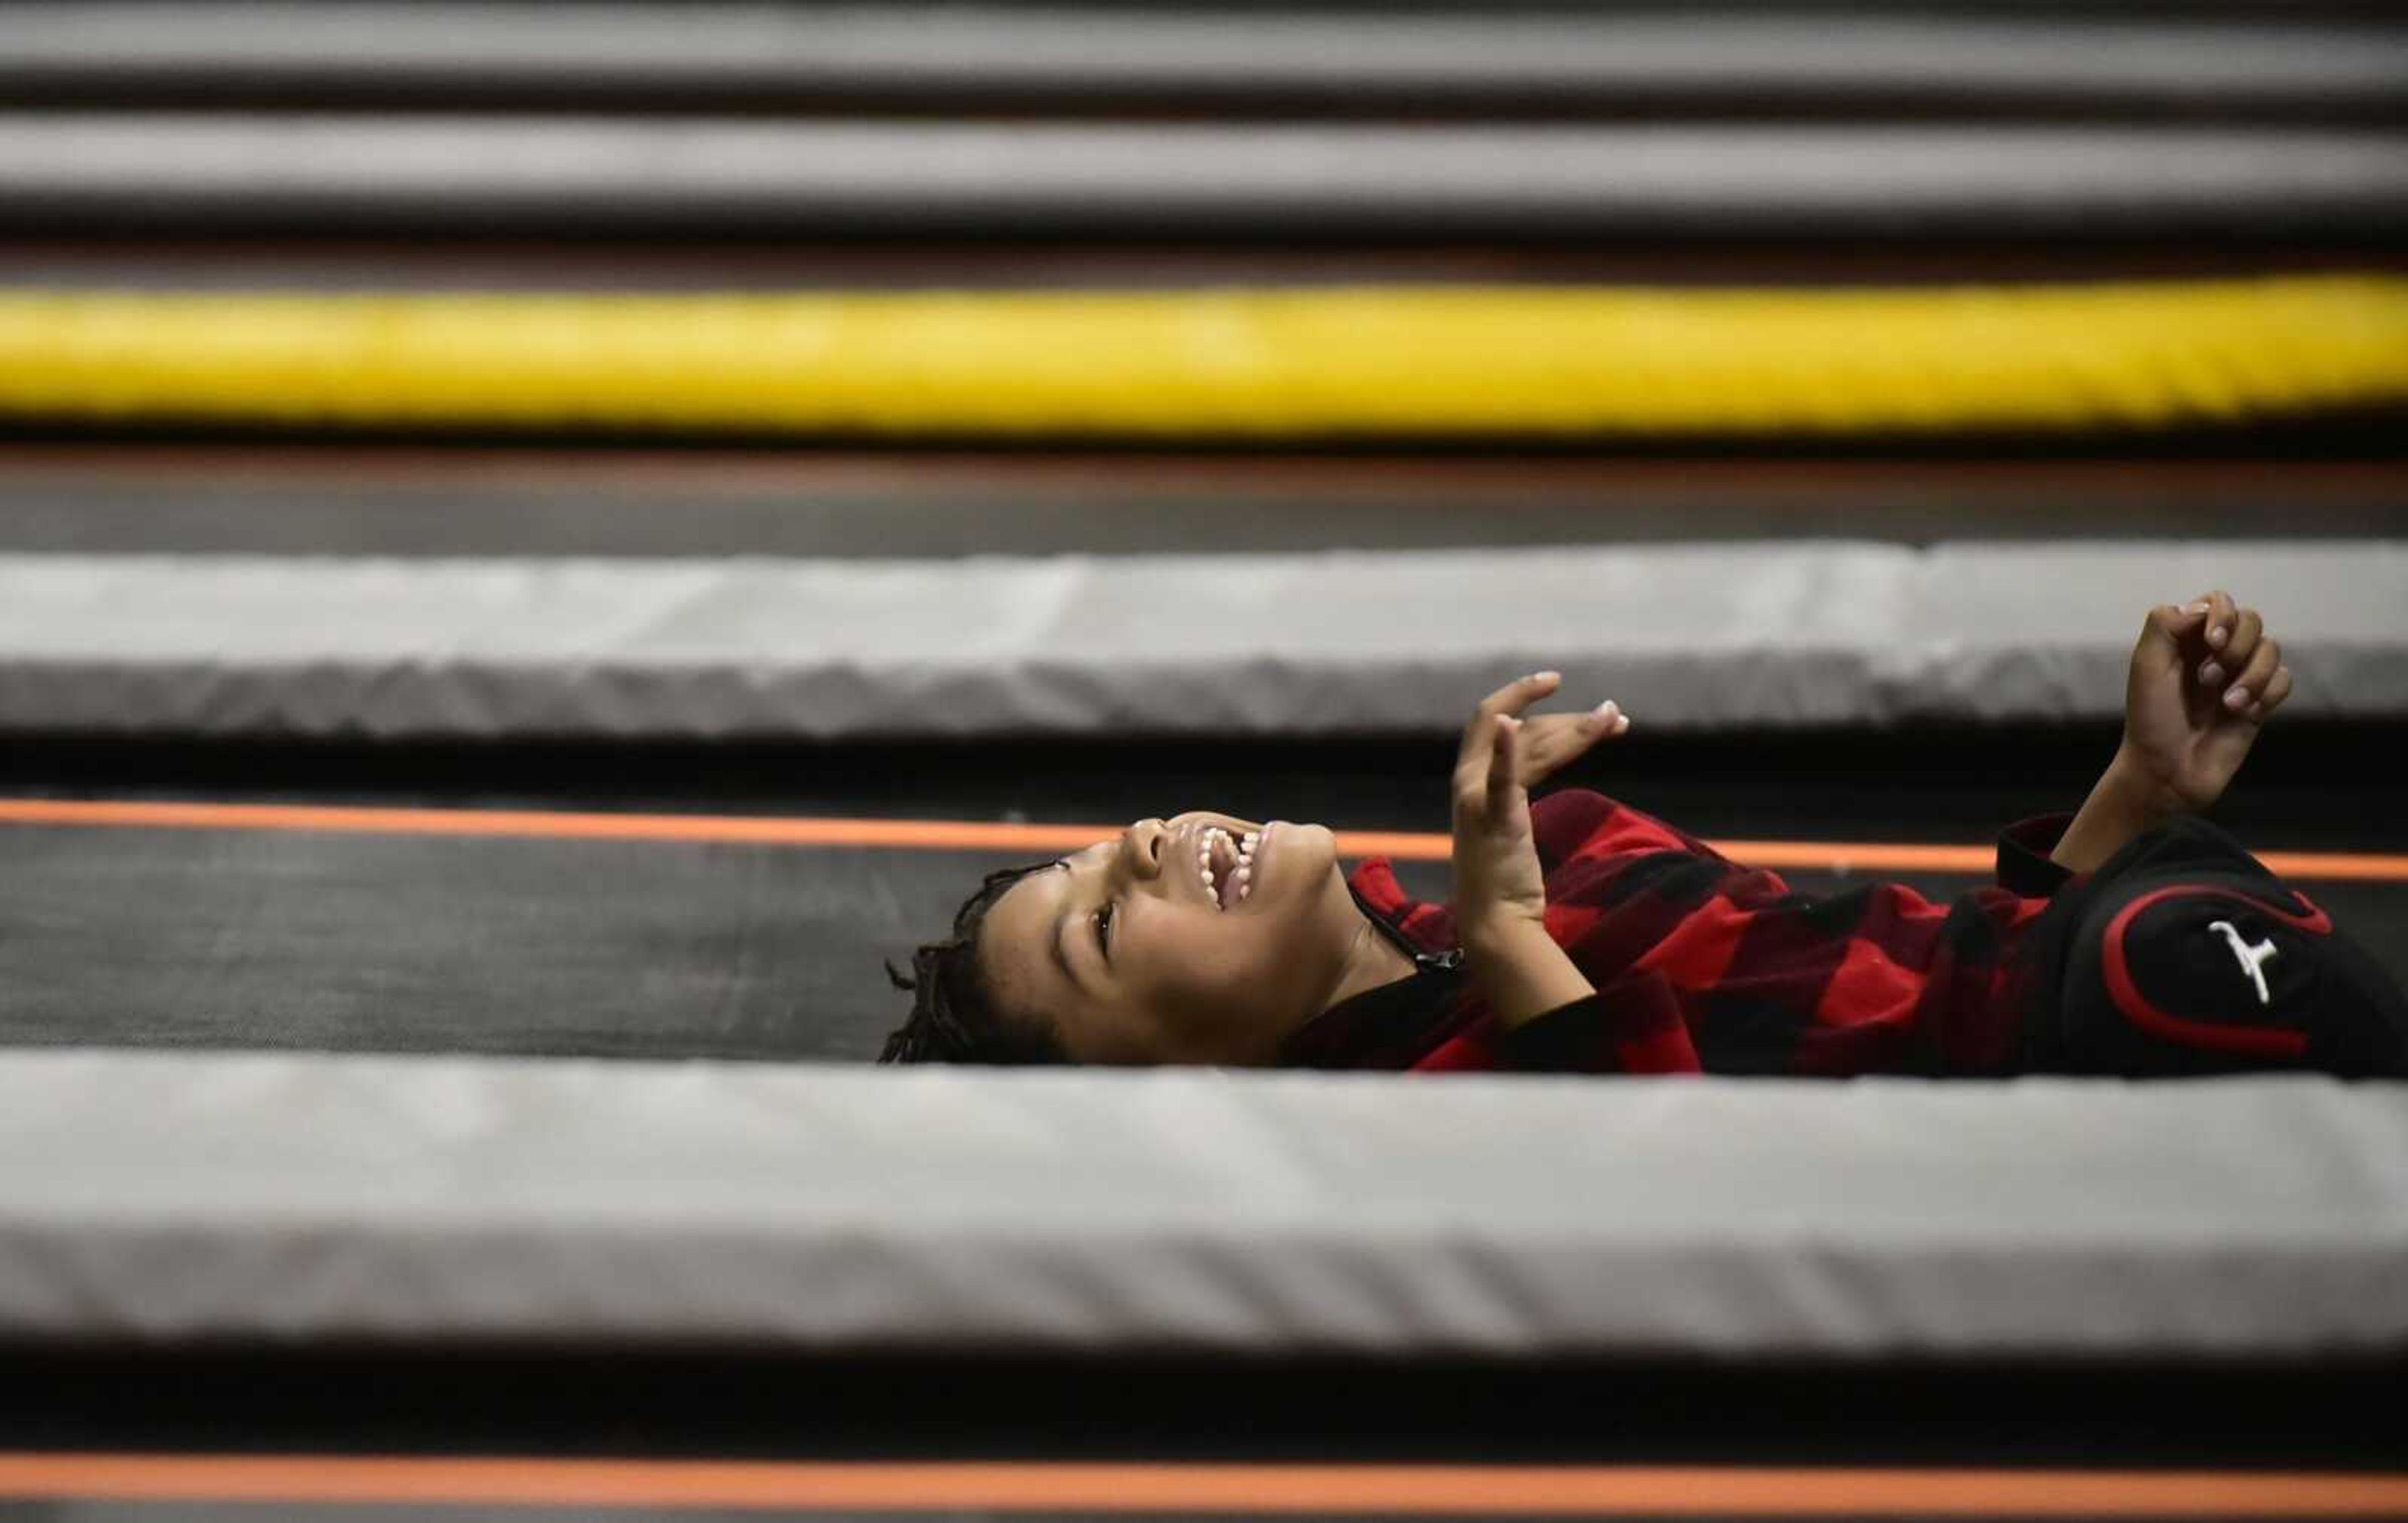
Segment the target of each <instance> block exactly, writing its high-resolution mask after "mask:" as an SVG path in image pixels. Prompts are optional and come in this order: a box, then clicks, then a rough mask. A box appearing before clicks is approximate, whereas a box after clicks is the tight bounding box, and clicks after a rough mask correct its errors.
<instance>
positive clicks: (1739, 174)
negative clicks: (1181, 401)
mask: <svg viewBox="0 0 2408 1523" xmlns="http://www.w3.org/2000/svg"><path fill="white" fill-rule="evenodd" d="M2403 148H2408V135H2402V134H2401V133H2398V132H2395V131H2387V130H2383V129H2379V128H2373V129H2369V128H2306V127H2284V128H2232V127H2217V128H2190V127H2181V126H2174V127H2167V126H2148V127H2130V126H2100V127H2090V126H2061V125H2042V126H2025V125H2019V124H2013V125H1997V126H1992V125H1981V126H1963V125H1949V126H1928V125H1920V124H1917V125H1905V126H1898V125H1886V124H1875V125H1856V124H1827V123H1820V122H1816V123H1808V124H1803V125H1800V124H1795V123H1779V124H1758V123H1739V124H1722V123H1709V124H1687V123H1676V124H1663V123H1655V122H1641V123H1637V124H1624V123H1612V124H1605V125H1594V126H1591V125H1581V126H1498V127H1488V126H1459V127H1458V126H1446V125H1415V126H1412V127H1411V128H1409V129H1398V128H1395V127H1388V126H1376V125H1363V124H1356V123H1351V122H1350V123H1337V124H1329V123H1319V122H1308V123H1302V124H1289V123H1280V124H1272V125H1256V124H1242V125H1232V124H1222V123H1195V122H1141V123H1125V122H1113V123H1086V122H1070V123H1064V122H1000V123H993V124H969V125H965V124H959V123H954V122H861V121H841V122H743V121H725V120H717V119H679V120H672V121H664V122H638V121H633V120H625V119H617V118H609V117H587V118H580V119H575V120H555V119H546V120H537V121H528V120H521V119H517V118H512V117H508V116H495V115H482V116H462V115H447V116H440V117H426V118H409V119H381V120H380V119H373V118H370V119H359V118H354V117H346V116H342V115H336V114H328V113H288V114H281V115H275V116H265V115H249V116H212V115H208V114H199V113H192V112H185V113H165V112H161V113H151V112H142V113H127V114H122V115H120V114H108V115H101V116H82V115H78V114H75V113H71V112H55V111H53V112H31V111H29V112H17V113H11V114H10V115H9V116H8V117H7V119H5V120H0V227H25V226H34V227H39V228H41V229H43V230H45V231H50V230H55V229H56V228H58V227H60V226H63V225H65V226H76V225H105V226H108V227H110V228H113V229H120V230H125V231H142V232H166V231H170V230H183V231H202V230H221V231H226V230H234V229H239V228H244V227H292V226H314V227H345V228H376V229H385V230H394V231H401V230H413V231H422V232H423V231H430V230H435V229H442V228H452V227H460V226H473V227H476V228H479V229H480V230H488V231H490V230H496V229H509V230H513V231H517V232H523V233H536V232H543V233H553V234H565V233H568V232H571V231H592V232H600V231H612V232H620V233H630V234H632V233H638V232H640V233H650V234H659V233H664V232H670V231H681V230H684V231H695V230H704V229H714V228H744V229H749V230H759V231H777V232H782V233H790V234H797V235H839V236H841V235H853V234H877V235H882V236H898V235H904V234H919V233H929V234H933V233H938V232H953V233H975V234H977V235H979V236H987V237H992V236H996V235H1047V236H1060V235H1068V234H1070V233H1074V232H1077V233H1097V234H1105V233H1111V234H1143V235H1146V236H1162V235H1165V234H1177V235H1179V236H1182V237H1190V236H1204V237H1218V236H1224V235H1229V236H1259V235H1265V234H1276V235H1278V236H1280V237H1297V236H1305V235H1312V236H1333V235H1347V236H1355V237H1391V236H1400V235H1405V234H1412V235H1415V236H1428V237H1438V236H1445V237H1508V236H1514V237H1646V238H1661V237H1667V236H1695V237H1725V236H1757V235H1765V234H1772V235H1779V236H1783V237H1793V236H1801V235H1802V236H1813V237H1883V238H1898V237H1960V236H1966V235H1971V236H1977V237H2001V236H2006V235H2010V234H2012V235H2016V236H2039V235H2066V236H2072V237H2082V238H2086V239H2094V240H2095V239H2098V238H2101V237H2129V236H2136V235H2148V236H2154V237H2171V236H2176V235H2180V236H2186V237H2218V238H2238V239H2241V240H2243V241H2254V240H2260V239H2263V238H2265V237H2270V236H2286V237H2315V236H2339V235H2343V234H2347V235H2350V236H2362V237H2386V238H2387V237H2393V236H2396V235H2398V234H2400V233H2401V232H2402V231H2408V152H2403Z"/></svg>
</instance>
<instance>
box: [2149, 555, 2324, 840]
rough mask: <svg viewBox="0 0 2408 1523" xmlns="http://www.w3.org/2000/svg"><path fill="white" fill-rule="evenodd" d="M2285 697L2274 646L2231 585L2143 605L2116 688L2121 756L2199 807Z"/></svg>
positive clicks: (2179, 801) (2279, 651)
mask: <svg viewBox="0 0 2408 1523" xmlns="http://www.w3.org/2000/svg"><path fill="white" fill-rule="evenodd" d="M2290 696H2291V668H2288V667H2286V666H2285V665H2283V647H2282V645H2281V644H2280V643H2279V642H2278V641H2276V640H2275V639H2274V638H2273V637H2272V636H2271V635H2269V634H2267V633H2266V622H2265V620H2264V619H2262V618H2261V617H2259V615H2258V613H2257V610H2255V609H2249V608H2243V607H2241V606H2240V605H2239V604H2238V603H2236V602H2235V601H2234V600H2233V597H2232V595H2231V594H2230V593H2226V592H2212V593H2209V594H2208V595H2207V596H2204V597H2201V598H2200V599H2199V600H2198V601H2196V602H2193V603H2190V604H2187V605H2186V606H2183V607H2179V608H2177V607H2172V606H2166V607H2160V608H2154V609H2151V610H2150V611H2149V616H2148V619H2147V621H2146V622H2145V623H2144V624H2143V625H2142V626H2141V642H2140V644H2139V645H2138V646H2137V647H2135V648H2134V650H2133V652H2132V668H2131V672H2130V675H2129V676H2128V678H2127V680H2126V682H2125V687H2124V756H2123V758H2122V759H2123V760H2124V761H2125V762H2126V763H2127V765H2128V766H2130V767H2132V768H2134V769H2137V770H2138V772H2139V773H2140V774H2141V776H2142V777H2143V779H2145V780H2146V781H2147V782H2148V783H2150V784H2151V785H2153V786H2154V787H2156V788H2157V789H2158V790H2159V794H2160V797H2162V798H2163V799H2164V801H2165V803H2166V805H2167V806H2168V807H2170V808H2174V809H2180V810H2191V811H2195V810H2203V809H2205V808H2207V807H2208V806H2209V805H2211V804H2213V803H2214V802H2215V801H2216V799H2218V798H2219V797H2223V794H2224V790H2225V787H2226V786H2227V785H2228V784H2229V783H2231V781H2232V777H2233V774H2234V773H2235V772H2238V771H2239V770H2240V769H2241V763H2242V761H2243V759H2244V758H2245V757H2247V756H2248V754H2249V748H2250V747H2251V746H2253V745H2255V744H2256V743H2257V731H2258V728H2259V727H2260V726H2263V725H2264V724H2265V723H2266V721H2267V720H2268V719H2269V718H2271V717H2272V715H2273V712H2274V711H2275V710H2276V709H2279V708H2281V707H2282V705H2283V700H2284V699H2286V698H2287V697H2290Z"/></svg>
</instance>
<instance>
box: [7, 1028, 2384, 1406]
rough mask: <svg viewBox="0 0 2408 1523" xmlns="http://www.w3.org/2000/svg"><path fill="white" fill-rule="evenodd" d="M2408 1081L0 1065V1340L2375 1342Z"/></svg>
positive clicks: (1594, 1350)
mask: <svg viewBox="0 0 2408 1523" xmlns="http://www.w3.org/2000/svg"><path fill="white" fill-rule="evenodd" d="M2403 1263H2408V1086H2401V1085H2382V1084H2368V1085H2344V1084H2341V1083H2339V1082H2336V1081H2333V1080H2329V1079H2323V1078H2316V1077H2300V1076H2283V1077H2266V1078H2250V1079H2225V1080H2213V1081H2204V1082H2187V1083H2167V1084H2157V1085H2125V1084H2122V1083H2119V1082H2114V1081H2075V1080H2024V1081H2018V1082H2014V1083H2012V1084H2006V1085H1926V1084H1918V1083H1914V1082H1912V1081H1897V1080H1860V1081H1856V1082H1854V1083H1849V1084H1843V1085H1842V1084H1825V1083H1815V1082H1798V1081H1786V1082H1785V1081H1744V1080H1715V1079H1707V1080H1682V1081H1662V1080H1636V1081H1611V1080H1602V1081H1601V1080H1579V1079H1530V1078H1524V1079H1510V1078H1495V1077H1490V1078H1476V1077H1467V1076H1455V1077H1448V1078H1438V1079H1432V1078H1410V1077H1407V1078H1398V1077H1369V1076H1333V1075H1312V1074H1247V1075H1236V1074H1233V1075H1221V1074H1214V1073H1211V1072H1202V1071H1173V1070H1163V1071H1157V1072H1152V1073H1146V1074H1121V1073H1100V1072H1062V1073H1047V1074H995V1073H968V1072H961V1071H945V1070H914V1071H896V1070H857V1069H856V1070H834V1069H815V1068H794V1069H767V1068H760V1067H740V1068H726V1067H720V1066H715V1065H710V1064H689V1065H682V1066H652V1065H599V1064H591V1063H563V1062H550V1063H545V1062H513V1061H496V1060H485V1061H477V1060H467V1059H457V1058H447V1059H408V1058H374V1059H364V1058H324V1057H291V1056H178V1057H165V1056H153V1055H139V1056H136V1055H122V1054H93V1053H63V1054H42V1055H27V1054H14V1055H9V1056H7V1057H5V1058H0V1332H6V1333H10V1334H34V1335H46V1336H57V1337H74V1338H110V1339H122V1338H129V1337H131V1338H136V1339H150V1340H173V1339H186V1338H195V1337H201V1336H268V1337H274V1338H278V1339H292V1340H309V1339H334V1338H343V1337H371V1338H379V1337H421V1336H429V1335H436V1334H446V1335H454V1336H463V1337H469V1338H479V1337H500V1338H526V1339H552V1338H558V1339H572V1340H588V1341H591V1340H602V1341H630V1342H639V1341H647V1340H661V1341H671V1340H679V1339H685V1340H693V1339H697V1338H699V1339H727V1340H740V1341H742V1343H744V1344H745V1345H746V1346H750V1347H755V1348H758V1347H763V1346H788V1347H817V1348H866V1349H895V1348H903V1347H914V1346H916V1347H947V1348H957V1347H983V1348H1002V1349H1027V1350H1107V1349H1121V1348H1130V1349H1134V1348H1147V1349H1155V1348H1164V1349H1200V1350H1215V1351H1227V1352H1248V1351H1261V1352H1297V1351H1325V1350H1328V1351H1339V1350H1342V1351H1370V1352H1388V1353H1395V1354H1399V1355H1408V1354H1432V1353H1467V1352H1483V1353H1504V1354H1528V1353H1537V1352H1541V1351H1546V1352H1560V1353H1586V1354H1631V1355H1662V1354H1672V1355H1676V1356H1679V1355H1695V1356H1701V1357H1715V1356H1731V1357H1737V1356H1763V1355H1784V1354H1798V1355H1810V1356H1817V1357H1842V1358H1885V1357H1899V1356H1906V1357H1913V1356H1916V1355H1927V1354H1928V1355H1935V1356H1964V1355H1977V1356H1978V1355H2000V1356H2007V1355H2013V1356H2058V1355H2062V1356H2071V1357H2085V1356H2088V1357H2114V1356H2132V1355H2143V1354H2145V1355H2152V1356H2173V1357H2184V1356H2191V1355H2198V1356H2209V1355H2214V1356H2235V1355H2240V1356H2265V1357H2275V1356H2293V1357H2296V1356H2299V1355H2303V1354H2341V1353H2361V1354H2362V1353H2373V1352H2389V1353H2400V1352H2403V1351H2408V1275H2403V1274H2402V1273H2401V1265H2402V1264H2403Z"/></svg>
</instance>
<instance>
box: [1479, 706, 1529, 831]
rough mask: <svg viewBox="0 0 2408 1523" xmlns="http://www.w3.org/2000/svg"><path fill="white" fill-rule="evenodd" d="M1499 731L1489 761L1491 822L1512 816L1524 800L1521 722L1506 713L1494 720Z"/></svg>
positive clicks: (1488, 792) (1489, 815) (1489, 811)
mask: <svg viewBox="0 0 2408 1523" xmlns="http://www.w3.org/2000/svg"><path fill="white" fill-rule="evenodd" d="M1491 725H1492V726H1493V727H1494V728H1495V730H1496V731H1497V745H1496V750H1495V752H1494V753H1493V754H1491V755H1490V757H1489V761H1488V790H1487V797H1488V818H1489V819H1490V821H1491V822H1494V821H1498V820H1507V819H1511V818H1512V810H1513V809H1514V808H1515V807H1516V806H1518V805H1519V804H1520V803H1521V802H1522V801H1523V797H1524V796H1523V792H1522V722H1521V721H1520V720H1518V719H1514V718H1512V717H1510V716H1508V715H1505V714H1499V715H1498V716H1497V717H1496V719H1495V720H1493V721H1491Z"/></svg>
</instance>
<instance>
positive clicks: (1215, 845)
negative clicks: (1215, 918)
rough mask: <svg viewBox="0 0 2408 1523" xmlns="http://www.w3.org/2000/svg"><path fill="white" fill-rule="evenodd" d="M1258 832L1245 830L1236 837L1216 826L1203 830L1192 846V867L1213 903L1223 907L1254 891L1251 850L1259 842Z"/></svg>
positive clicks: (1237, 901) (1256, 848)
mask: <svg viewBox="0 0 2408 1523" xmlns="http://www.w3.org/2000/svg"><path fill="white" fill-rule="evenodd" d="M1262 841H1263V837H1262V832H1260V831H1255V830H1249V831H1247V832H1246V834H1245V835H1244V836H1243V837H1236V836H1232V835H1230V834H1229V832H1228V831H1226V830H1224V829H1222V828H1221V827H1220V826H1212V827H1211V829H1208V830H1206V831H1205V832H1204V839H1203V841H1201V842H1200V843H1199V844H1198V845H1197V849H1196V867H1197V874H1198V876H1200V877H1201V878H1202V880H1203V883H1204V886H1205V888H1207V889H1208V890H1210V891H1211V895H1212V899H1213V902H1214V903H1215V904H1217V905H1219V906H1220V907H1221V908H1222V909H1223V910H1227V909H1229V908H1231V907H1232V906H1234V905H1237V904H1239V903H1240V902H1241V901H1243V900H1244V898H1246V896H1247V895H1248V894H1251V893H1253V892H1254V853H1255V852H1256V850H1258V849H1259V848H1260V847H1261V845H1262Z"/></svg>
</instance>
